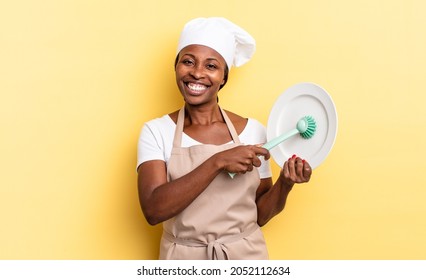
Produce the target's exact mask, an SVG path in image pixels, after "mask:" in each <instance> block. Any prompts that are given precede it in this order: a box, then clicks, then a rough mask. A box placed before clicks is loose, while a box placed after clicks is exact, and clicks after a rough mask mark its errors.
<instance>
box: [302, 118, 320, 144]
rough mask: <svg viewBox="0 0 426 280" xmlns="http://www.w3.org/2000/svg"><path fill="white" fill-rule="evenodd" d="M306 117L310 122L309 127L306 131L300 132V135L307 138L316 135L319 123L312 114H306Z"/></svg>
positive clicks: (307, 121) (308, 122)
mask: <svg viewBox="0 0 426 280" xmlns="http://www.w3.org/2000/svg"><path fill="white" fill-rule="evenodd" d="M304 119H305V121H306V123H307V124H308V127H307V128H306V130H305V131H304V132H302V133H300V135H301V136H302V137H303V138H305V139H309V138H311V137H312V136H314V134H315V131H316V130H317V123H316V122H315V119H314V118H313V117H312V116H306V117H304Z"/></svg>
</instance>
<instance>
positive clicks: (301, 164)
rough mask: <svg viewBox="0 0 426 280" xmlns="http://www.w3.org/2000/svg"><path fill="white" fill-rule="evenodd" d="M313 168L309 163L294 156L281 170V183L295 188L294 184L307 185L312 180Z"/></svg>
mask: <svg viewBox="0 0 426 280" xmlns="http://www.w3.org/2000/svg"><path fill="white" fill-rule="evenodd" d="M311 175H312V168H311V166H310V165H309V163H308V162H307V161H305V160H304V159H301V158H300V157H298V156H296V155H293V156H292V157H291V158H289V159H288V160H287V161H286V162H285V163H284V166H283V168H282V170H281V174H280V179H281V182H282V183H284V184H286V185H288V186H293V185H294V184H300V183H307V182H309V180H310V179H311Z"/></svg>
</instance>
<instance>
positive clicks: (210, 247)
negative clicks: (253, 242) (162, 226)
mask: <svg viewBox="0 0 426 280" xmlns="http://www.w3.org/2000/svg"><path fill="white" fill-rule="evenodd" d="M258 229H260V228H259V225H258V224H257V223H254V224H253V225H252V226H250V227H249V228H247V229H246V230H245V231H243V232H241V233H238V234H234V235H231V236H225V237H222V238H219V239H216V240H214V241H211V242H209V243H206V242H203V241H199V240H191V239H183V238H178V237H175V236H173V235H172V234H171V233H169V232H167V231H163V237H164V238H165V239H166V240H168V241H169V242H171V243H175V244H179V245H183V246H189V247H206V248H207V257H208V258H209V259H210V260H229V254H228V250H227V249H226V247H225V246H224V244H227V243H232V242H236V241H239V240H241V239H244V238H246V237H248V236H250V235H251V234H252V233H254V232H255V231H256V230H258ZM169 252H170V251H169Z"/></svg>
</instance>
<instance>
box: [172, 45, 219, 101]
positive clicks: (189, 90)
mask: <svg viewBox="0 0 426 280" xmlns="http://www.w3.org/2000/svg"><path fill="white" fill-rule="evenodd" d="M225 69H226V62H225V60H224V59H223V57H222V56H221V55H220V54H219V53H218V52H216V51H215V50H213V49H212V48H209V47H206V46H201V45H189V46H187V47H185V48H183V49H182V50H181V51H180V53H179V57H178V60H177V64H176V83H177V85H178V87H179V90H180V92H181V93H182V96H183V98H184V100H185V102H186V103H188V104H191V105H201V104H205V103H212V102H214V103H216V102H217V92H218V91H219V89H220V86H221V85H223V84H224V83H225V79H224V76H225Z"/></svg>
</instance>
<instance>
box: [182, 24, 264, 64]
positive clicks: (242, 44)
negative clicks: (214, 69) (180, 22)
mask: <svg viewBox="0 0 426 280" xmlns="http://www.w3.org/2000/svg"><path fill="white" fill-rule="evenodd" d="M189 45H203V46H207V47H210V48H212V49H214V50H215V51H217V52H218V53H219V54H220V55H222V57H223V58H224V59H225V61H226V64H227V65H228V69H230V68H231V67H232V66H236V67H238V66H241V65H243V64H244V63H246V62H247V61H249V60H250V58H251V57H252V55H253V53H254V51H255V50H256V42H255V40H254V38H253V37H252V36H251V35H250V34H249V33H247V31H245V30H244V29H242V28H241V27H239V26H238V25H236V24H234V23H232V22H231V21H229V20H227V19H225V18H220V17H210V18H196V19H193V20H191V21H189V22H188V23H187V24H186V25H185V26H184V28H183V31H182V33H181V35H180V38H179V43H178V48H177V54H179V52H180V51H181V50H182V49H183V48H184V47H186V46H189Z"/></svg>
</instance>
